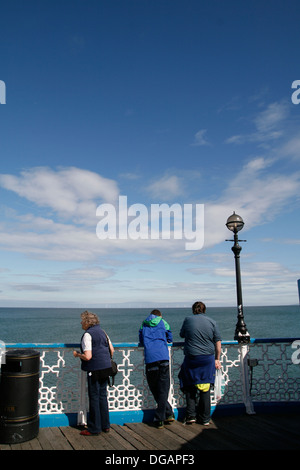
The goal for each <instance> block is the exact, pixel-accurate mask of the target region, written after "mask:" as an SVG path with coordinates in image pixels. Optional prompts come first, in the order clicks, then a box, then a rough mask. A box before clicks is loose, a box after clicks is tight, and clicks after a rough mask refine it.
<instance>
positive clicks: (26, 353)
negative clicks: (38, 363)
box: [5, 349, 40, 360]
mask: <svg viewBox="0 0 300 470" xmlns="http://www.w3.org/2000/svg"><path fill="white" fill-rule="evenodd" d="M5 355H6V357H9V358H10V359H18V360H19V359H29V358H30V359H31V358H33V357H38V356H39V355H40V353H39V351H35V350H34V349H13V350H9V351H6V353H5Z"/></svg>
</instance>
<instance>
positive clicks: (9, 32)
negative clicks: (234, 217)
mask: <svg viewBox="0 0 300 470" xmlns="http://www.w3.org/2000/svg"><path fill="white" fill-rule="evenodd" d="M299 13H300V4H299V1H298V0H296V1H294V0H287V1H275V0H272V1H270V0H268V1H266V0H260V1H256V0H254V1H252V2H248V3H247V4H246V3H245V2H243V1H237V0H228V1H226V2H224V1H214V0H211V1H202V0H200V1H199V0H187V1H186V0H185V1H182V0H163V1H156V0H148V1H147V0H110V1H105V0H97V1H93V0H88V1H83V0H79V1H75V0H64V1H63V2H62V1H55V0H54V1H49V0H43V1H41V0H39V1H34V0H28V1H26V2H24V1H20V0H12V1H3V2H1V20H0V21H1V28H0V57H1V65H0V80H2V82H4V83H5V86H6V89H5V98H6V100H5V101H6V102H5V104H1V105H0V142H1V145H0V153H1V168H0V210H1V219H0V250H1V251H0V277H1V288H0V291H1V292H0V306H41V307H43V306H55V307H66V306H70V307H72V306H79V307H81V306H83V307H101V306H114V305H124V306H143V305H145V306H153V307H159V306H165V305H168V306H173V305H178V306H183V305H185V306H190V305H191V304H192V303H193V302H194V301H195V300H202V301H204V302H205V303H206V304H207V305H208V306H232V305H233V306H234V305H235V304H236V293H235V272H234V259H233V254H232V252H231V246H232V243H230V242H226V241H225V239H228V238H231V234H230V232H229V231H228V230H227V228H226V226H225V223H226V220H227V218H228V217H229V216H230V215H231V214H232V213H233V211H235V212H236V213H238V214H239V215H240V216H242V217H243V219H244V222H245V227H244V229H243V231H242V232H240V238H241V239H246V240H247V242H246V243H242V253H241V268H242V283H243V300H244V306H245V307H246V306H247V305H249V306H250V305H285V304H297V303H298V302H299V299H298V291H297V279H299V278H300V268H299V245H300V238H299V233H300V230H299V228H300V221H299V209H300V198H299V194H300V167H299V160H300V106H299V105H297V104H294V103H293V102H292V99H291V98H292V94H293V93H294V92H295V93H297V89H296V90H295V89H292V83H293V82H294V81H295V80H300V72H299V60H298V57H299V44H300V28H299V22H298V19H299ZM2 91H3V90H2ZM299 96H300V94H299ZM2 101H3V100H2ZM119 196H126V197H127V201H128V206H132V205H134V204H141V205H143V206H144V207H146V208H148V209H149V211H150V207H151V206H152V205H153V204H163V203H166V204H169V205H170V206H171V205H172V204H179V205H180V206H181V207H182V208H183V207H184V204H189V205H192V206H191V207H196V204H198V205H200V204H203V205H204V246H203V247H202V248H201V249H199V250H186V248H185V243H184V242H185V240H184V239H174V237H170V239H162V237H160V238H159V239H158V240H152V239H147V240H144V239H137V240H132V239H129V238H128V239H120V238H117V239H115V240H112V239H109V238H108V239H106V240H100V239H99V238H98V237H97V235H96V227H97V223H98V222H99V217H97V216H96V210H97V207H98V206H99V205H101V206H102V205H103V204H110V205H111V206H113V207H117V205H118V201H119Z"/></svg>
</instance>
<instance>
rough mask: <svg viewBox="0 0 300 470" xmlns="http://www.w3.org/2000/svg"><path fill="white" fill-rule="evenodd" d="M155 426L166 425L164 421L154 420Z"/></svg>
mask: <svg viewBox="0 0 300 470" xmlns="http://www.w3.org/2000/svg"><path fill="white" fill-rule="evenodd" d="M154 426H155V427H156V429H162V428H163V427H164V422H163V421H154Z"/></svg>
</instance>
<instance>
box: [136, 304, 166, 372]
mask: <svg viewBox="0 0 300 470" xmlns="http://www.w3.org/2000/svg"><path fill="white" fill-rule="evenodd" d="M139 339H140V343H141V344H142V345H143V346H144V354H145V363H146V364H149V363H151V362H156V361H168V360H169V350H168V344H167V343H172V341H173V336H172V332H171V329H170V326H169V324H168V323H167V322H166V321H165V320H163V318H162V317H159V316H157V315H153V314H152V313H151V314H150V315H149V316H148V317H147V318H146V320H144V321H143V323H142V325H141V328H140V330H139Z"/></svg>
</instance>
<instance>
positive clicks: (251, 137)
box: [225, 102, 288, 145]
mask: <svg viewBox="0 0 300 470" xmlns="http://www.w3.org/2000/svg"><path fill="white" fill-rule="evenodd" d="M287 116H288V105H287V104H286V103H284V102H280V103H279V102H275V103H271V104H269V105H268V106H267V107H266V108H265V109H264V110H263V111H261V112H260V113H258V114H257V115H256V116H255V117H254V119H253V120H252V125H253V126H254V128H255V130H254V132H251V133H249V134H248V133H247V134H237V135H233V136H231V137H229V138H227V139H226V140H225V143H227V144H244V143H246V142H256V143H260V144H264V145H266V144H267V143H268V142H270V141H272V140H277V139H278V138H279V137H282V136H283V135H284V127H283V124H284V123H285V120H286V118H287Z"/></svg>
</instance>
